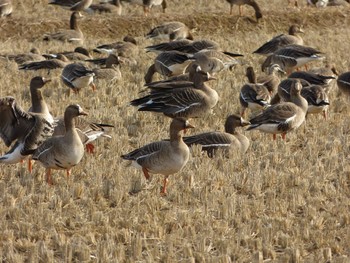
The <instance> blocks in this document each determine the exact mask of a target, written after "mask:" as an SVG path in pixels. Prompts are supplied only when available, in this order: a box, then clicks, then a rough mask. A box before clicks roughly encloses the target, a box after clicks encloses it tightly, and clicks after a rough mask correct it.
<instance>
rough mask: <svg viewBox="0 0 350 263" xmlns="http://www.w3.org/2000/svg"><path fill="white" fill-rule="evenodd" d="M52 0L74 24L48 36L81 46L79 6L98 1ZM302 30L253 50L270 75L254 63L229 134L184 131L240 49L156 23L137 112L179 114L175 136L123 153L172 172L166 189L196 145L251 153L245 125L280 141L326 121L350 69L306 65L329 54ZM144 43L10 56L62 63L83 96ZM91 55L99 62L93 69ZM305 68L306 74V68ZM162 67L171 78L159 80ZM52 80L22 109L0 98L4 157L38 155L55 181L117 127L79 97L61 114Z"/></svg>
mask: <svg viewBox="0 0 350 263" xmlns="http://www.w3.org/2000/svg"><path fill="white" fill-rule="evenodd" d="M228 2H229V3H230V5H231V10H230V12H232V6H233V5H234V4H237V5H239V6H242V5H243V4H249V5H251V6H253V7H254V9H255V11H256V18H257V19H259V18H261V10H260V8H259V7H258V5H257V4H256V3H255V1H253V0H241V1H239V0H236V1H234V0H231V1H228ZM4 3H10V1H9V0H0V7H1V8H0V10H1V14H2V15H3V14H4V13H5V11H4V6H5V7H6V5H5V4H4ZM164 3H165V1H164V0H163V1H143V7H144V11H145V13H146V14H147V13H148V12H149V9H150V8H151V7H152V6H153V5H162V6H163V9H165V8H166V3H165V4H164ZM50 4H54V5H61V6H64V7H66V8H68V9H69V10H70V11H72V15H71V18H70V29H69V30H61V31H59V32H55V33H50V34H46V35H45V36H44V37H43V41H59V42H71V43H74V44H76V45H82V44H83V41H84V35H83V33H82V31H81V30H80V28H79V25H78V20H79V17H80V16H81V15H80V11H83V10H86V9H89V8H91V9H95V10H97V6H99V5H92V1H91V0H90V1H88V0H81V1H73V0H70V1H67V0H53V1H52V2H51V3H50ZM109 5H114V6H115V7H118V6H119V5H120V1H119V0H116V1H113V2H112V3H103V4H100V6H104V7H107V6H109ZM101 10H102V9H100V12H102V11H101ZM7 12H9V11H7ZM106 12H107V11H106ZM118 12H119V11H118ZM301 33H303V30H302V28H301V27H300V26H299V25H292V26H291V27H290V28H289V32H288V34H280V35H278V36H275V37H274V38H272V39H271V40H269V41H268V42H266V43H264V44H262V45H261V47H259V48H258V49H257V50H255V51H254V52H253V53H255V54H257V55H260V56H265V57H266V58H265V61H264V62H263V63H262V65H261V68H262V71H263V72H265V73H264V74H263V75H261V76H256V73H255V71H254V69H253V68H252V67H247V69H246V76H247V79H248V81H247V83H246V84H244V85H243V86H242V87H241V90H240V93H239V101H240V105H241V109H240V115H236V114H233V115H229V116H228V117H227V119H226V122H225V125H224V127H225V132H219V131H213V132H206V133H199V134H195V135H192V136H187V137H183V136H182V132H183V131H185V130H186V129H190V128H194V126H193V125H192V124H191V123H190V122H189V119H191V118H198V117H203V116H206V115H208V114H210V112H211V111H212V109H213V108H214V107H215V106H216V104H217V102H218V100H219V94H218V93H217V91H216V90H215V89H213V88H212V87H211V86H210V85H209V83H212V82H211V81H213V80H215V79H216V78H217V77H216V76H217V75H218V74H219V73H220V72H221V71H223V70H228V69H232V68H233V67H235V66H237V65H241V64H242V63H241V61H240V60H239V58H240V57H241V56H242V55H241V54H237V53H233V52H228V51H225V50H223V49H222V48H221V47H220V45H219V44H218V43H216V42H214V41H211V40H206V39H202V40H194V38H193V35H192V32H191V30H190V29H189V28H188V27H187V26H186V25H185V24H183V23H181V22H177V21H172V22H166V23H163V24H160V25H159V26H157V27H155V28H153V29H151V30H150V32H149V33H148V34H147V36H146V38H148V39H152V40H155V41H157V43H158V44H155V45H151V46H147V47H146V48H145V51H146V52H151V53H155V54H156V57H155V59H154V61H153V64H152V65H150V66H149V69H148V70H147V72H146V73H145V77H144V80H145V86H146V90H144V92H143V94H142V95H141V96H140V97H139V98H134V99H133V100H132V101H131V102H130V104H131V105H132V106H135V107H137V109H138V110H139V111H150V112H155V113H161V114H164V116H166V117H170V118H172V122H171V124H170V137H169V139H167V140H161V141H156V142H152V143H150V144H147V145H145V146H143V147H141V148H138V149H135V150H133V151H132V152H130V153H126V154H123V155H121V158H123V159H125V160H130V161H132V163H133V164H134V165H135V166H136V167H138V168H140V169H141V170H142V171H143V174H144V176H145V177H146V179H150V173H152V174H162V175H164V184H163V188H162V190H161V194H166V192H167V190H166V189H167V182H168V177H169V175H171V174H174V173H177V172H178V171H180V170H181V169H182V168H183V167H184V166H185V165H186V163H187V162H188V160H189V157H190V149H189V147H191V146H192V145H201V148H202V150H203V151H205V152H207V154H208V156H209V157H213V156H214V155H215V154H217V152H218V149H221V150H222V151H223V152H224V154H225V155H228V156H229V154H232V153H237V152H241V153H245V152H246V151H247V149H248V148H249V139H248V138H247V137H246V136H244V135H243V134H241V133H240V132H239V131H237V129H236V128H238V127H245V126H247V127H248V128H247V130H260V131H261V132H265V133H270V134H273V138H274V139H276V135H277V134H281V135H282V138H283V139H284V138H285V136H286V134H287V133H289V132H291V131H293V130H296V129H297V128H298V127H300V125H301V124H303V123H304V121H305V118H306V116H307V114H314V113H321V114H323V117H324V118H327V108H328V106H329V99H328V94H329V92H330V90H331V88H332V86H333V82H334V80H335V79H337V85H338V87H339V89H340V90H341V91H343V92H344V93H347V94H349V95H350V72H345V73H343V74H341V75H339V74H338V72H337V71H336V69H335V68H334V66H333V65H331V64H327V65H326V66H325V67H321V68H314V69H311V70H308V67H307V65H308V63H309V62H311V61H317V60H323V59H324V58H325V56H324V54H323V53H322V52H321V51H319V50H316V49H314V48H312V47H309V46H305V45H304V43H303V40H302V38H301V36H300V34H301ZM159 41H162V42H161V43H159ZM137 48H138V47H137V43H136V40H135V39H134V38H133V37H130V36H126V37H125V38H124V39H123V40H122V41H118V42H115V43H111V44H103V45H100V46H98V47H96V48H95V49H94V51H95V52H98V53H107V54H108V56H107V57H102V58H95V59H94V58H91V57H90V54H89V51H88V50H86V49H85V48H83V47H77V48H76V49H75V50H74V51H69V52H62V53H57V54H40V52H39V51H38V50H37V49H33V50H31V52H30V53H25V54H16V55H2V57H3V58H6V59H8V60H13V61H15V62H16V63H17V64H19V69H20V70H39V69H45V70H48V71H50V70H53V69H57V68H60V69H61V70H62V71H61V80H62V82H63V83H64V84H65V85H66V86H67V87H68V88H69V90H72V91H73V92H75V93H78V92H79V91H80V90H81V89H84V88H86V87H88V86H90V87H91V88H92V89H95V83H98V81H99V80H107V81H108V82H109V83H115V82H114V81H117V80H118V79H120V78H121V75H122V74H121V72H120V69H119V65H120V63H126V64H135V63H137V62H136V59H135V54H137ZM83 62H84V63H83ZM86 62H89V63H93V64H94V65H98V67H97V66H95V67H94V68H91V67H90V66H89V65H88V64H87V63H86ZM302 67H305V71H301V70H300V69H301V68H302ZM297 69H298V70H297ZM296 70H297V71H296ZM155 74H159V75H160V76H162V77H163V79H164V80H160V81H154V75H155ZM280 74H287V75H288V78H286V79H284V80H283V81H281V80H280ZM49 81H50V79H46V78H43V77H40V76H38V77H34V78H33V79H32V80H31V81H30V94H31V105H32V106H31V108H30V109H29V110H28V111H25V110H23V109H22V108H21V107H20V106H19V105H18V104H17V102H16V100H15V98H13V97H11V96H7V97H3V98H0V136H1V138H2V140H3V141H4V143H5V145H6V146H7V147H11V148H10V150H9V151H8V152H7V153H5V154H4V155H3V156H1V157H0V163H4V164H14V163H18V162H21V161H23V160H24V159H26V158H28V157H29V170H30V171H31V169H32V165H31V160H36V161H38V162H40V163H41V164H42V165H43V166H44V167H45V168H46V181H47V182H48V183H49V184H53V180H52V177H51V170H52V169H63V170H66V171H67V176H69V174H70V171H71V168H72V167H74V166H75V165H77V164H78V163H79V162H80V161H81V159H82V158H83V155H84V151H85V149H84V148H85V147H84V146H86V149H87V151H89V152H93V150H94V146H93V145H92V144H91V142H93V141H94V140H96V139H97V138H99V137H101V136H105V137H110V136H109V135H108V134H107V133H106V132H107V131H108V128H111V127H113V125H111V124H102V123H98V122H88V121H84V119H83V118H77V117H78V116H84V115H87V113H86V112H85V111H84V110H83V109H82V107H80V106H79V105H78V104H72V105H69V106H68V107H67V108H66V109H65V112H64V116H62V117H53V116H52V115H51V113H50V111H49V108H48V106H47V104H46V102H45V99H44V96H43V94H42V92H41V88H42V87H44V86H45V84H46V83H47V82H49ZM247 110H250V111H252V116H253V117H252V118H250V120H249V121H247V120H245V119H244V118H245V116H246V111H247Z"/></svg>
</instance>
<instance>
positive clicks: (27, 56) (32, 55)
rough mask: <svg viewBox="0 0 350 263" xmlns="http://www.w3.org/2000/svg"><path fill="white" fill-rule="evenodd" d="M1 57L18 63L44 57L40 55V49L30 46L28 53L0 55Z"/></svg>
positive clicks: (38, 59) (40, 59) (41, 59)
mask: <svg viewBox="0 0 350 263" xmlns="http://www.w3.org/2000/svg"><path fill="white" fill-rule="evenodd" d="M1 57H3V58H6V59H8V60H13V61H15V62H16V63H17V64H18V65H20V64H23V63H26V62H29V61H30V62H34V61H43V60H46V58H45V57H44V56H42V55H40V51H39V49H37V48H32V49H31V50H30V52H29V53H23V54H17V55H2V56H1Z"/></svg>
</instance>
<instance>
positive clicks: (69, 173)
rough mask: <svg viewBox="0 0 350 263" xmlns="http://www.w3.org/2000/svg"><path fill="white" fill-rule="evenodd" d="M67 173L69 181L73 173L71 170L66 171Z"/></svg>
mask: <svg viewBox="0 0 350 263" xmlns="http://www.w3.org/2000/svg"><path fill="white" fill-rule="evenodd" d="M66 173H67V180H68V179H69V177H70V175H71V173H72V172H71V170H70V169H67V170H66Z"/></svg>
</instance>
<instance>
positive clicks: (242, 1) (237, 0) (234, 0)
mask: <svg viewBox="0 0 350 263" xmlns="http://www.w3.org/2000/svg"><path fill="white" fill-rule="evenodd" d="M226 1H227V2H228V3H229V4H230V15H232V13H233V12H232V11H233V6H234V5H238V6H239V16H243V5H249V6H251V7H253V8H254V11H255V17H256V19H257V20H259V19H260V18H262V12H261V9H260V7H259V5H258V3H257V2H256V1H255V0H226Z"/></svg>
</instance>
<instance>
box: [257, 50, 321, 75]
mask: <svg viewBox="0 0 350 263" xmlns="http://www.w3.org/2000/svg"><path fill="white" fill-rule="evenodd" d="M321 53H322V52H320V51H318V50H316V49H314V48H312V47H306V46H301V45H289V46H286V47H284V48H281V49H279V50H277V51H276V52H275V53H273V54H272V55H269V56H268V57H267V58H266V60H265V61H264V63H263V64H262V70H265V69H266V68H268V67H269V66H271V65H272V64H278V65H280V66H281V68H282V69H283V70H285V71H286V72H287V73H288V74H290V73H291V72H292V71H293V70H294V69H296V68H299V67H301V66H303V65H305V67H306V63H308V62H311V61H315V60H322V59H324V57H323V56H320V54H321Z"/></svg>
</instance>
